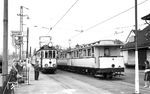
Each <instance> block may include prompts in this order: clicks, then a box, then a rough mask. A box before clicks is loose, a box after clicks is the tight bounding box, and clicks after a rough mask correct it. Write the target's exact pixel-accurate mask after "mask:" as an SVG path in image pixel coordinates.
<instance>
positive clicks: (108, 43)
mask: <svg viewBox="0 0 150 94" xmlns="http://www.w3.org/2000/svg"><path fill="white" fill-rule="evenodd" d="M123 45H124V44H123V42H121V41H120V40H99V41H96V42H93V43H89V44H83V45H76V47H75V48H73V49H67V50H65V52H66V51H67V52H70V51H73V50H78V49H84V48H89V47H96V46H99V47H104V46H105V47H106V46H107V47H108V46H109V47H113V46H123Z"/></svg>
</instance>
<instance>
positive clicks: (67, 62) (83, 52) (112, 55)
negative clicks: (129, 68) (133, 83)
mask: <svg viewBox="0 0 150 94" xmlns="http://www.w3.org/2000/svg"><path fill="white" fill-rule="evenodd" d="M122 45H123V43H122V42H121V41H119V40H100V41H96V42H94V43H90V44H84V45H76V47H75V48H72V49H67V50H62V51H61V52H59V55H58V57H59V59H58V60H57V64H58V68H60V69H63V70H69V71H73V72H80V73H86V74H91V75H103V76H104V77H105V78H108V77H109V78H113V77H115V76H117V75H122V73H123V72H124V68H125V67H124V61H123V56H121V46H122Z"/></svg>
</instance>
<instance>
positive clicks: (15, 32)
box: [11, 31, 22, 36]
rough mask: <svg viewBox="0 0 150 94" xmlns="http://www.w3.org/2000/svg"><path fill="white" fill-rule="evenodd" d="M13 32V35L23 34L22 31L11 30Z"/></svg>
mask: <svg viewBox="0 0 150 94" xmlns="http://www.w3.org/2000/svg"><path fill="white" fill-rule="evenodd" d="M11 33H12V36H15V35H21V34H22V33H21V32H20V31H11Z"/></svg>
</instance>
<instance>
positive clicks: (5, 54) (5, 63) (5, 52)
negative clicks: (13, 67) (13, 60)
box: [2, 0, 8, 86]
mask: <svg viewBox="0 0 150 94" xmlns="http://www.w3.org/2000/svg"><path fill="white" fill-rule="evenodd" d="M3 1H4V17H3V26H4V28H3V62H2V74H3V77H2V84H3V86H4V84H5V82H6V79H7V74H8V0H3Z"/></svg>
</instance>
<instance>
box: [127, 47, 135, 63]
mask: <svg viewBox="0 0 150 94" xmlns="http://www.w3.org/2000/svg"><path fill="white" fill-rule="evenodd" d="M128 65H135V51H134V50H130V51H128Z"/></svg>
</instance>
